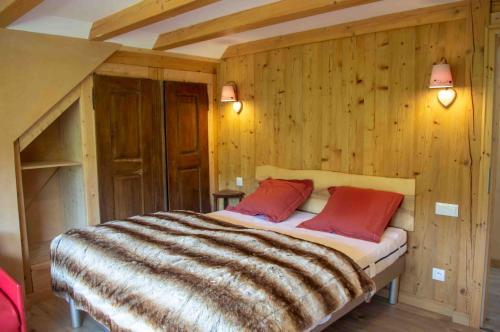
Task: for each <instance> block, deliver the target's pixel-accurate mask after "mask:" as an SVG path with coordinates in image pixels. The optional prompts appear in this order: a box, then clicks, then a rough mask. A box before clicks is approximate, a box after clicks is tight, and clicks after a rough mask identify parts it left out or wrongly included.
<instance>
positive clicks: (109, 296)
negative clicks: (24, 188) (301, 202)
mask: <svg viewBox="0 0 500 332" xmlns="http://www.w3.org/2000/svg"><path fill="white" fill-rule="evenodd" d="M51 261H52V265H51V274H52V288H53V291H54V292H55V293H56V294H57V295H59V296H61V297H64V298H66V299H68V297H69V298H72V299H73V300H74V301H75V303H76V305H77V307H78V308H79V309H82V310H84V311H86V312H87V313H89V315H90V316H92V317H93V318H95V319H96V320H97V321H99V322H101V323H102V324H103V325H105V326H106V327H107V328H109V329H110V330H111V331H141V332H142V331H303V330H308V329H310V328H313V327H314V326H315V325H317V324H318V323H319V322H320V321H321V320H322V319H324V318H325V317H327V316H328V315H329V314H331V313H332V312H333V311H335V310H337V309H339V308H341V307H343V306H344V305H345V304H346V303H347V302H349V301H350V300H351V299H353V298H355V297H358V296H362V295H363V294H369V293H371V292H372V291H373V289H374V284H373V281H372V280H371V279H370V278H369V277H368V276H367V275H366V274H365V273H364V272H363V271H362V270H361V269H360V268H359V266H357V264H356V263H354V262H353V261H352V260H351V259H350V258H349V257H347V256H346V255H344V254H342V253H340V252H338V251H336V250H334V249H331V248H328V247H325V246H322V245H320V244H315V243H312V242H308V241H305V240H301V239H297V238H293V237H290V236H287V235H283V234H279V233H276V232H272V231H268V230H257V229H252V228H245V227H240V226H236V225H232V224H228V223H224V222H221V221H218V220H216V219H213V218H210V217H207V216H205V215H202V214H197V213H194V212H187V211H178V212H159V213H155V214H151V215H146V216H141V217H134V218H131V219H128V220H122V221H112V222H107V223H105V224H102V225H99V226H96V227H88V228H84V229H74V230H70V231H69V232H67V233H65V234H62V235H60V236H58V237H57V238H56V239H54V241H53V242H52V245H51Z"/></svg>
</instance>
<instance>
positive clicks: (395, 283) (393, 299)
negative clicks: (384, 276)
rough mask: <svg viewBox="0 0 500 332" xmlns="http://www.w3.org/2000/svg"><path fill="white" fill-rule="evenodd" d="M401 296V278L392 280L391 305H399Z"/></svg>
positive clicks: (390, 286) (390, 285)
mask: <svg viewBox="0 0 500 332" xmlns="http://www.w3.org/2000/svg"><path fill="white" fill-rule="evenodd" d="M398 295H399V277H397V278H394V279H392V281H391V283H390V284H389V304H396V303H398Z"/></svg>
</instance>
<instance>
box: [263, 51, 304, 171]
mask: <svg viewBox="0 0 500 332" xmlns="http://www.w3.org/2000/svg"><path fill="white" fill-rule="evenodd" d="M285 52H286V50H282V49H280V50H274V51H272V52H271V54H270V57H269V59H268V63H267V67H266V72H267V74H268V75H269V78H270V80H271V84H270V86H269V91H268V93H269V94H270V104H268V109H267V111H268V112H267V120H266V121H268V122H269V125H270V126H271V128H272V132H273V133H272V135H271V137H270V140H269V141H268V142H267V144H269V143H271V147H272V149H271V151H272V152H271V155H269V156H267V158H269V159H270V161H271V163H272V164H273V165H276V164H279V161H280V159H281V158H282V156H283V155H284V154H286V153H287V152H286V150H285V149H283V147H284V143H283V142H282V127H281V123H280V115H281V114H283V111H284V109H285V96H286V83H285V70H286V68H285V66H286V64H285ZM303 80H304V76H302V81H303ZM302 144H304V143H302ZM303 151H304V150H303Z"/></svg>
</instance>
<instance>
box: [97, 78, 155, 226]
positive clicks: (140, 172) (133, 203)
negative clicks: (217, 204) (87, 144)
mask: <svg viewBox="0 0 500 332" xmlns="http://www.w3.org/2000/svg"><path fill="white" fill-rule="evenodd" d="M94 86H95V111H96V128H97V152H98V170H99V195H100V197H99V200H100V208H101V221H108V220H112V219H119V218H127V217H130V216H132V215H136V214H143V213H147V212H154V211H158V210H163V209H165V199H164V190H165V176H164V167H163V160H164V152H163V127H162V126H163V125H162V122H163V117H162V107H161V88H160V83H159V82H155V81H151V80H144V79H133V78H122V77H107V76H99V75H96V76H95V83H94Z"/></svg>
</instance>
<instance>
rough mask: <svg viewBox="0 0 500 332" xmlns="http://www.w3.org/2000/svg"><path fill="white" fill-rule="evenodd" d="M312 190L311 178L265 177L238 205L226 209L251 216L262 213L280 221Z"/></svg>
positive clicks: (270, 218) (302, 201) (272, 219)
mask: <svg viewBox="0 0 500 332" xmlns="http://www.w3.org/2000/svg"><path fill="white" fill-rule="evenodd" d="M312 190H313V182H312V180H277V179H267V180H264V181H261V182H260V184H259V187H258V188H257V190H255V192H253V193H252V194H250V195H248V196H247V197H245V198H244V199H243V200H242V201H241V202H240V203H239V204H238V205H236V206H234V207H233V206H230V207H228V208H227V209H228V210H230V211H235V212H239V213H242V214H247V215H251V216H256V215H264V216H267V217H268V218H269V220H271V221H274V222H280V221H283V220H285V219H286V218H288V217H289V216H290V215H291V214H292V213H293V212H294V211H295V210H296V209H297V208H298V207H299V206H300V205H301V204H302V203H304V201H305V200H306V199H307V198H308V197H309V195H311V192H312Z"/></svg>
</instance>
